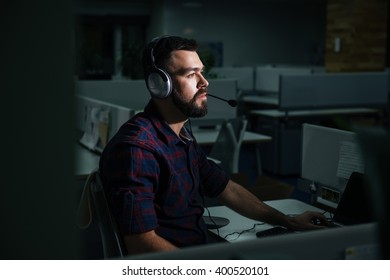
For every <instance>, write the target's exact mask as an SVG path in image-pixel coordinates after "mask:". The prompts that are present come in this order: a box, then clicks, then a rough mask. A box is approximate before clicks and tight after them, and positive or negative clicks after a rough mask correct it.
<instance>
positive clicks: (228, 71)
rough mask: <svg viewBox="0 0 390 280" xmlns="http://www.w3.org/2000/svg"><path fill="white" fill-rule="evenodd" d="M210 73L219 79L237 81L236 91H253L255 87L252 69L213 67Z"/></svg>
mask: <svg viewBox="0 0 390 280" xmlns="http://www.w3.org/2000/svg"><path fill="white" fill-rule="evenodd" d="M210 73H211V74H212V75H216V76H217V78H219V79H235V80H237V88H238V90H242V91H253V89H254V86H255V85H254V81H255V77H254V75H255V71H254V67H249V66H247V67H213V68H212V69H211V70H210Z"/></svg>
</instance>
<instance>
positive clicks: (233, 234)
mask: <svg viewBox="0 0 390 280" xmlns="http://www.w3.org/2000/svg"><path fill="white" fill-rule="evenodd" d="M265 203H266V204H268V205H269V206H271V207H273V208H275V209H277V210H279V211H280V212H282V213H284V214H291V215H296V214H301V213H303V212H305V211H318V212H321V213H322V212H324V211H323V210H321V209H319V208H316V207H314V206H312V205H309V204H307V203H304V202H302V201H299V200H295V199H281V200H271V201H265ZM208 209H209V211H210V215H211V216H216V217H224V218H228V219H229V221H230V223H229V224H228V225H226V226H224V227H222V228H219V236H220V237H222V238H224V239H226V240H227V241H229V242H237V241H245V240H255V239H257V237H256V232H257V231H260V230H265V229H268V228H271V227H273V226H272V225H270V224H262V225H257V224H260V223H261V222H259V221H256V220H252V219H248V218H245V217H243V216H241V215H240V214H238V213H237V212H234V211H233V210H231V209H230V208H228V207H226V206H216V207H210V208H208ZM204 215H205V216H207V215H208V212H207V210H206V211H205V213H204ZM254 225H256V226H255V228H254V229H253V230H250V231H248V232H245V233H242V234H241V235H239V234H238V233H240V232H242V231H244V230H248V229H251V228H253V226H254ZM211 231H212V232H213V233H215V234H218V231H217V230H211Z"/></svg>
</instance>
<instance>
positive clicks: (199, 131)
mask: <svg viewBox="0 0 390 280" xmlns="http://www.w3.org/2000/svg"><path fill="white" fill-rule="evenodd" d="M192 133H193V134H194V136H195V138H196V141H197V142H198V144H199V145H204V146H207V145H212V144H214V143H215V141H216V140H217V137H218V133H219V127H218V128H217V129H207V128H193V130H192ZM271 140H272V137H271V136H268V135H264V134H260V133H255V132H250V131H245V134H244V139H243V140H242V144H260V143H264V142H269V141H271Z"/></svg>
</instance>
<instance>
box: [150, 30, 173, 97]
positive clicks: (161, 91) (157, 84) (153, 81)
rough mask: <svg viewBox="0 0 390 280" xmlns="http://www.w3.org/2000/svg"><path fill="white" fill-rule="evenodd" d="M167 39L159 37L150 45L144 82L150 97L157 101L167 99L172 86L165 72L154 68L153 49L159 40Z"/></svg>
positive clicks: (169, 77) (170, 79)
mask: <svg viewBox="0 0 390 280" xmlns="http://www.w3.org/2000/svg"><path fill="white" fill-rule="evenodd" d="M169 37H170V36H160V37H157V38H155V39H153V40H152V41H151V43H150V63H149V69H148V73H147V74H146V79H145V81H146V86H147V88H148V90H149V92H150V94H151V96H152V97H156V98H159V99H164V98H167V97H168V96H169V95H170V94H171V93H172V88H173V85H172V78H171V76H170V75H169V74H168V73H167V72H166V71H165V70H163V69H161V68H158V67H157V66H156V63H155V58H154V49H155V48H156V46H157V45H158V43H159V42H161V40H163V39H166V38H169Z"/></svg>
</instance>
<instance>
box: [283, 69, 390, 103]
mask: <svg viewBox="0 0 390 280" xmlns="http://www.w3.org/2000/svg"><path fill="white" fill-rule="evenodd" d="M388 79H389V78H388V73H386V72H384V71H383V72H365V73H318V74H310V75H286V76H283V75H282V76H280V80H279V87H280V90H279V109H280V110H289V111H291V110H300V109H323V108H359V107H369V108H384V107H387V106H388V98H389V97H388V93H389V81H388Z"/></svg>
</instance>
